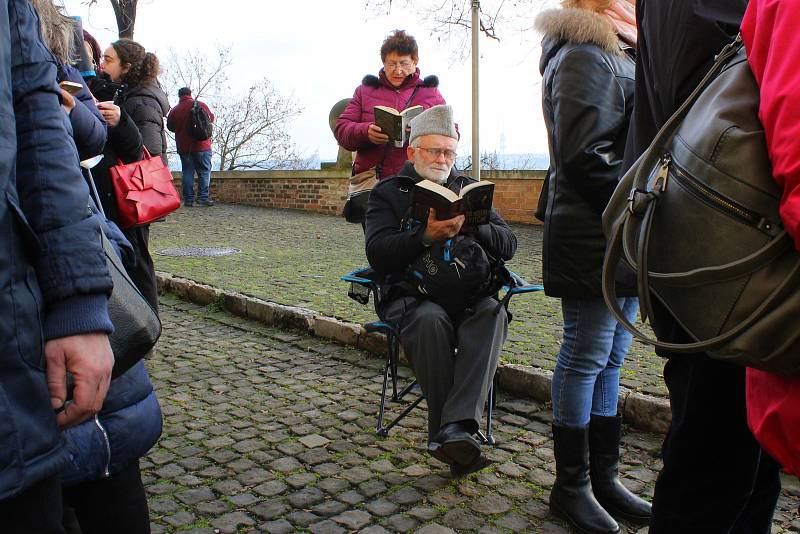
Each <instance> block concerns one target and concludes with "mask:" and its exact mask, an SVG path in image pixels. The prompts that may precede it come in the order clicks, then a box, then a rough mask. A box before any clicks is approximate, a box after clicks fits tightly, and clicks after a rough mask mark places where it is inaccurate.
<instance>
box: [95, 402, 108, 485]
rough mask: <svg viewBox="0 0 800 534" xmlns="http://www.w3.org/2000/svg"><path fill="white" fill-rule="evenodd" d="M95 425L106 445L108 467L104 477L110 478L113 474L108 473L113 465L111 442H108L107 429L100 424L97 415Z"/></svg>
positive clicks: (104, 470)
mask: <svg viewBox="0 0 800 534" xmlns="http://www.w3.org/2000/svg"><path fill="white" fill-rule="evenodd" d="M94 424H95V425H97V428H99V429H100V432H101V433H102V434H103V440H104V441H105V443H106V466H105V468H104V469H103V477H108V476H109V475H110V474H111V473H109V472H108V469H109V466H110V465H111V442H110V441H109V440H108V432H106V429H105V428H104V427H103V425H102V424H101V423H100V419H98V418H97V415H95V416H94Z"/></svg>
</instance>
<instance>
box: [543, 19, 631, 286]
mask: <svg viewBox="0 0 800 534" xmlns="http://www.w3.org/2000/svg"><path fill="white" fill-rule="evenodd" d="M536 26H537V29H538V30H539V31H541V32H542V33H543V35H544V39H543V41H542V57H541V60H540V63H539V70H540V71H541V73H542V110H543V112H544V120H545V125H546V127H547V132H548V136H549V141H550V168H549V172H548V180H547V186H548V188H547V192H546V194H547V208H546V210H545V214H544V225H545V226H544V241H543V247H542V276H543V279H544V288H545V292H546V293H547V294H548V295H550V296H553V297H577V298H589V297H601V296H602V294H603V293H602V289H601V288H602V284H601V280H602V271H603V269H602V267H603V256H604V254H605V248H606V240H605V236H604V235H603V228H602V215H603V210H604V209H605V207H606V204H608V201H609V199H610V198H611V195H612V193H613V192H614V189H615V188H616V186H617V183H618V182H619V179H620V171H621V170H622V159H623V156H624V153H625V142H626V139H627V135H628V124H629V122H630V117H631V112H632V110H633V91H634V61H633V57H632V55H633V54H632V50H631V49H630V47H629V46H627V45H624V44H623V43H622V41H620V40H619V38H618V37H617V35H616V34H615V33H614V31H613V29H612V28H611V25H610V24H609V23H608V22H607V21H606V20H605V18H604V17H602V16H601V15H598V14H596V13H594V12H591V11H589V10H586V9H575V8H572V9H567V8H565V9H553V10H548V11H545V12H543V13H542V14H541V15H540V16H539V17H537V20H536ZM617 294H618V295H619V296H635V295H636V292H635V290H634V289H633V286H632V285H629V286H627V287H626V288H618V290H617Z"/></svg>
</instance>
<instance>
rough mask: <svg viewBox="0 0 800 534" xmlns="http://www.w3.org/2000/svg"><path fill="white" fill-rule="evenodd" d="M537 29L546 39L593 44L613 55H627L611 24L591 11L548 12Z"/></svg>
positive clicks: (542, 14)
mask: <svg viewBox="0 0 800 534" xmlns="http://www.w3.org/2000/svg"><path fill="white" fill-rule="evenodd" d="M534 28H535V29H536V30H537V31H538V32H540V33H541V34H543V35H544V37H545V38H550V39H553V40H556V41H568V42H571V43H593V44H596V45H597V46H599V47H600V48H602V49H603V50H605V51H606V52H608V53H609V54H615V55H623V54H624V52H623V51H622V49H621V48H620V41H619V37H617V34H616V33H614V28H613V27H612V26H611V23H610V22H609V21H608V20H607V19H606V18H605V17H604V16H603V15H600V14H599V13H596V12H594V11H589V10H588V9H576V8H562V9H548V10H547V11H543V12H542V13H540V14H539V16H538V17H536V21H535V23H534Z"/></svg>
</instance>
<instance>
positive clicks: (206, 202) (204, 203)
mask: <svg viewBox="0 0 800 534" xmlns="http://www.w3.org/2000/svg"><path fill="white" fill-rule="evenodd" d="M197 203H198V204H200V205H201V206H213V205H214V201H213V200H199V201H197Z"/></svg>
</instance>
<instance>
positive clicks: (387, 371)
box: [341, 267, 544, 445]
mask: <svg viewBox="0 0 800 534" xmlns="http://www.w3.org/2000/svg"><path fill="white" fill-rule="evenodd" d="M510 274H511V282H510V285H509V286H504V287H503V288H502V290H501V294H503V297H502V298H501V299H500V302H499V303H498V306H504V307H505V308H506V309H507V308H508V304H509V302H510V301H511V298H512V297H514V296H515V295H519V294H522V293H531V292H534V291H541V290H542V289H544V288H543V287H542V286H540V285H532V284H528V283H527V282H525V280H523V279H522V278H520V277H519V276H517V275H516V274H515V273H510ZM341 279H342V280H343V281H345V282H349V283H350V288H349V290H348V291H347V296H348V297H350V298H351V299H353V300H355V301H356V302H358V303H360V304H363V305H365V306H366V305H367V304H368V303H369V300H370V295H372V304H373V308H374V309H375V314H376V315H377V316H378V319H379V320H378V321H374V322H371V323H366V324H365V325H364V330H366V331H367V332H380V333H383V334H384V335H386V345H387V350H386V363H385V365H384V369H383V389H382V390H381V402H380V407H379V408H378V422H377V424H376V426H375V430H376V432H377V433H378V435H379V436H387V435H388V434H389V430H391V429H392V427H394V426H395V425H396V424H397V423H399V422H400V421H401V420H402V419H403V418H404V417H405V416H406V415H408V414H409V413H410V412H411V410H413V409H414V408H416V407H417V405H418V404H419V403H420V402H422V399H423V398H424V397H423V395H422V393H421V392H420V394H419V395H418V396H417V397H416V398H415V399H414V400H413V401H412V402H411V403H410V404H408V406H406V407H405V408H403V410H402V411H401V412H400V414H399V415H398V416H397V417H395V418H394V419H393V420H392V421H391V422H390V423H389V424H388V425H384V423H383V419H384V417H383V416H384V411H385V407H386V389H387V386H388V384H389V380H391V383H392V396H391V399H390V400H391V401H392V402H402V400H403V398H404V397H405V396H406V395H407V394H408V393H409V392H411V391H412V390H414V389H417V388H419V385H418V384H417V381H416V379H414V380H411V381H410V382H409V383H408V384H406V385H405V386H404V387H402V388H401V389H400V390H399V391H398V379H399V376H398V372H397V370H398V366H399V362H400V332H398V331H397V329H396V327H395V326H394V325H393V324H390V323H389V322H387V321H386V320H384V318H383V315H382V313H381V311H382V302H381V299H382V293H381V284H382V282H383V276H382V275H380V274H378V273H377V272H375V271H374V270H373V269H372V268H370V267H367V268H360V269H356V270H354V271H352V272H349V273H347V274H345V275H343V276H342V277H341ZM496 386H497V375H495V377H494V379H493V380H492V385H491V387H490V388H489V396H488V398H487V401H486V434H483V432H481V431H478V436H479V437H480V438H481V439H482V440H483V441H484V442H486V443H488V444H490V445H493V444H494V436H493V434H492V411H493V410H494V404H495V393H496V391H495V390H496Z"/></svg>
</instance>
